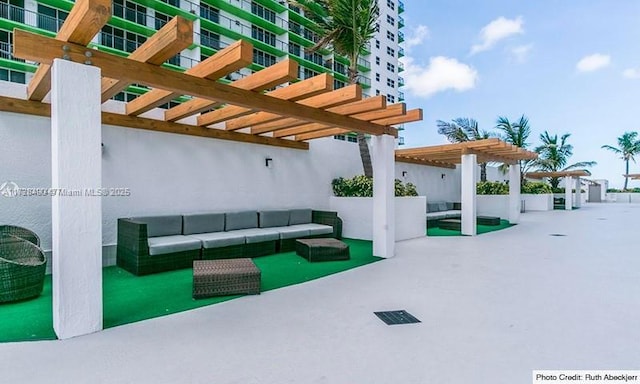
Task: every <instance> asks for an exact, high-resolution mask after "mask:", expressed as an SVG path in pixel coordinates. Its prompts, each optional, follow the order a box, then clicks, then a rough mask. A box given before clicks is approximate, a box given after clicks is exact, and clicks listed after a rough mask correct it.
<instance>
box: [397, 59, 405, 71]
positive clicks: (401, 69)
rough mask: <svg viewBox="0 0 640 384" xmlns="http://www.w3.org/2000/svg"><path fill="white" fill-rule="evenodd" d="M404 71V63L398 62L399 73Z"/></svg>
mask: <svg viewBox="0 0 640 384" xmlns="http://www.w3.org/2000/svg"><path fill="white" fill-rule="evenodd" d="M403 71H404V63H403V62H402V61H398V73H400V72H403Z"/></svg>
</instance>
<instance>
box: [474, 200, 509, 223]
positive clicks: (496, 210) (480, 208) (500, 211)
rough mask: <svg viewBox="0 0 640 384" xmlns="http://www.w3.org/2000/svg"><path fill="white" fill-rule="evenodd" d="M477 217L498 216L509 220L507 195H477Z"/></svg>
mask: <svg viewBox="0 0 640 384" xmlns="http://www.w3.org/2000/svg"><path fill="white" fill-rule="evenodd" d="M476 209H477V214H478V216H498V217H500V218H501V219H503V220H509V195H477V208H476Z"/></svg>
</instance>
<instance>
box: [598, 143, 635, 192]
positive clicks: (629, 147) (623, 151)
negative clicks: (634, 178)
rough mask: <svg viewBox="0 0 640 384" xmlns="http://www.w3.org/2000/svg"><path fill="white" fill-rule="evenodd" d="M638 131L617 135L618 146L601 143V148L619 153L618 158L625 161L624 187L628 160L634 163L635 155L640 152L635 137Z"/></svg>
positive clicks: (626, 180) (627, 179)
mask: <svg viewBox="0 0 640 384" xmlns="http://www.w3.org/2000/svg"><path fill="white" fill-rule="evenodd" d="M637 137H638V132H625V133H624V134H623V135H622V136H620V137H618V147H613V146H611V145H603V146H602V148H604V149H608V150H609V151H611V152H613V153H615V154H618V155H621V156H620V158H621V159H622V160H624V162H625V172H624V189H625V190H626V189H627V186H628V184H629V176H627V175H628V174H629V160H632V161H633V162H634V163H635V162H636V159H635V158H634V156H635V155H637V154H640V140H638V139H637Z"/></svg>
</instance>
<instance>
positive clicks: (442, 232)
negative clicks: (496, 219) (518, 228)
mask: <svg viewBox="0 0 640 384" xmlns="http://www.w3.org/2000/svg"><path fill="white" fill-rule="evenodd" d="M514 225H515V224H509V222H508V221H507V220H500V225H480V224H478V225H477V233H478V235H481V234H483V233H487V232H494V231H499V230H501V229H505V228H509V227H512V226H514ZM427 236H462V233H461V232H460V231H455V230H453V229H441V228H438V227H433V228H427Z"/></svg>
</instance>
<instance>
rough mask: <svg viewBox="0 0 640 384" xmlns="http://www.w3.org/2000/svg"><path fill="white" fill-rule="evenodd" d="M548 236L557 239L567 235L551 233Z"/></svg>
mask: <svg viewBox="0 0 640 384" xmlns="http://www.w3.org/2000/svg"><path fill="white" fill-rule="evenodd" d="M549 236H558V237H562V236H567V235H565V234H562V233H552V234H550V235H549Z"/></svg>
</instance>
